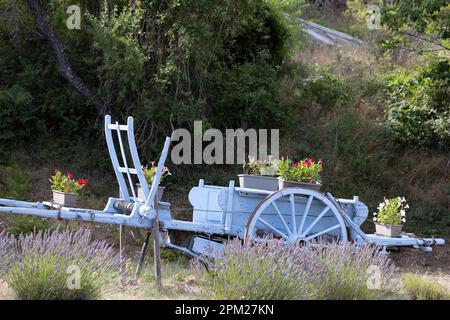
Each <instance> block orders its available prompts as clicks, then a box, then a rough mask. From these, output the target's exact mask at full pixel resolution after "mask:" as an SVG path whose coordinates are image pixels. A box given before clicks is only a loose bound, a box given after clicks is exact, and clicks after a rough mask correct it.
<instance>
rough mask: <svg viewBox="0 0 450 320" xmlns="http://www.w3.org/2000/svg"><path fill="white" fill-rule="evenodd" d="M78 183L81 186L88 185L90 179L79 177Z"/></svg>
mask: <svg viewBox="0 0 450 320" xmlns="http://www.w3.org/2000/svg"><path fill="white" fill-rule="evenodd" d="M77 183H78V184H79V185H81V186H87V185H88V180H87V179H78V180H77Z"/></svg>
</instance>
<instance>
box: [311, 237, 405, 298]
mask: <svg viewBox="0 0 450 320" xmlns="http://www.w3.org/2000/svg"><path fill="white" fill-rule="evenodd" d="M317 253H318V258H319V261H320V268H319V269H320V273H321V274H322V275H323V276H322V277H321V278H320V283H321V290H320V291H319V294H318V295H317V298H318V299H326V300H368V299H379V298H383V297H384V296H385V295H386V294H388V293H390V292H392V291H393V290H394V289H395V285H396V281H395V279H396V268H395V266H394V264H393V263H392V262H391V260H390V259H389V258H388V257H387V256H386V255H385V254H384V253H382V252H381V251H380V250H379V249H378V248H374V247H371V246H362V245H355V244H352V243H350V242H334V243H331V244H327V245H323V244H321V245H319V246H318V248H317ZM369 284H370V285H369Z"/></svg>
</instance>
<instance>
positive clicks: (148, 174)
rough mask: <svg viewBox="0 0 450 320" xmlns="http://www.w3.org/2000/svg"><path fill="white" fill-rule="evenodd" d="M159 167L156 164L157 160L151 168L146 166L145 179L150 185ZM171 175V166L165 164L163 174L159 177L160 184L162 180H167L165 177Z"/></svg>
mask: <svg viewBox="0 0 450 320" xmlns="http://www.w3.org/2000/svg"><path fill="white" fill-rule="evenodd" d="M157 168H158V166H157V165H156V163H155V162H152V165H151V166H150V168H149V167H148V166H145V167H144V168H143V170H144V176H145V180H146V181H147V184H148V185H149V186H151V185H152V183H153V178H154V177H155V174H156V169H157ZM171 175H172V174H171V173H170V171H169V168H168V167H166V166H164V167H163V169H162V172H161V176H160V178H159V182H160V184H161V182H163V181H164V180H165V178H167V177H168V176H171Z"/></svg>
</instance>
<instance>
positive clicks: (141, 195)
mask: <svg viewBox="0 0 450 320" xmlns="http://www.w3.org/2000/svg"><path fill="white" fill-rule="evenodd" d="M136 186H137V197H138V198H139V199H141V200H144V201H145V200H146V199H145V197H144V192H143V191H142V188H141V185H140V184H139V183H137V184H136ZM164 189H166V187H158V190H157V191H156V200H157V201H158V202H160V201H161V199H162V196H163V193H164Z"/></svg>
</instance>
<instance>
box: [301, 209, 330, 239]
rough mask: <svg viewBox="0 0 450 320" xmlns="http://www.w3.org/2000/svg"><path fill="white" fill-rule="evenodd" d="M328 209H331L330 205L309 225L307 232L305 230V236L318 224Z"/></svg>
mask: <svg viewBox="0 0 450 320" xmlns="http://www.w3.org/2000/svg"><path fill="white" fill-rule="evenodd" d="M328 210H330V207H325V208H324V209H323V210H322V212H321V213H320V214H319V215H318V216H317V218H316V219H315V220H314V221H313V222H312V223H311V224H310V225H309V227H308V229H306V231H305V232H303V234H302V235H303V236H305V235H306V234H308V232H310V231H311V230H312V228H314V226H315V225H316V224H317V222H319V220H320V219H322V217H323V216H324V215H325V213H327V212H328Z"/></svg>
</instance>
